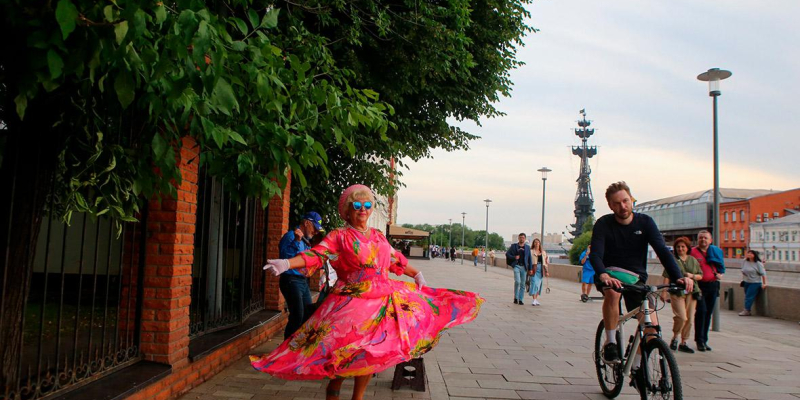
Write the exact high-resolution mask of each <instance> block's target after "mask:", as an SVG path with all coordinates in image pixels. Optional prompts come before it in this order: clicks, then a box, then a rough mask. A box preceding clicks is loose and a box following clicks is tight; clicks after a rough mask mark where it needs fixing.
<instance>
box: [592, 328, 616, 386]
mask: <svg viewBox="0 0 800 400" xmlns="http://www.w3.org/2000/svg"><path fill="white" fill-rule="evenodd" d="M605 341H606V330H605V327H604V326H603V321H600V325H598V326H597V334H595V337H594V355H593V357H594V366H595V368H596V369H597V380H598V381H599V382H600V389H602V390H603V394H604V395H606V397H608V398H609V399H613V398H614V397H617V396H619V392H621V391H622V381H623V380H622V363H618V364H613V365H610V364H606V363H605V361H603V358H602V357H601V356H600V352H601V350H602V349H603V344H604V343H605ZM617 343H622V335H621V334H620V333H619V332H617Z"/></svg>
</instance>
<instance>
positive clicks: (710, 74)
mask: <svg viewBox="0 0 800 400" xmlns="http://www.w3.org/2000/svg"><path fill="white" fill-rule="evenodd" d="M731 75H733V73H732V72H731V71H726V70H724V69H719V68H711V69H709V70H708V71H706V72H703V73H702V74H700V75H697V79H698V80H701V81H703V82H708V95H709V96H712V97H713V96H719V95H720V94H722V92H720V90H719V81H721V80H723V79H728V78H730V77H731Z"/></svg>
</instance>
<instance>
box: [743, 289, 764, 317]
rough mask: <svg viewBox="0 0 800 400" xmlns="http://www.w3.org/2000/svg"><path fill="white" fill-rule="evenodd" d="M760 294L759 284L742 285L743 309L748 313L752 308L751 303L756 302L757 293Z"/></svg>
mask: <svg viewBox="0 0 800 400" xmlns="http://www.w3.org/2000/svg"><path fill="white" fill-rule="evenodd" d="M759 292H761V282H757V283H750V282H745V283H744V309H745V310H747V311H750V308H751V307H753V302H754V301H756V297H758V293H759Z"/></svg>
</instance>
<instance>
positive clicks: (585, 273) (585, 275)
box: [579, 245, 594, 303]
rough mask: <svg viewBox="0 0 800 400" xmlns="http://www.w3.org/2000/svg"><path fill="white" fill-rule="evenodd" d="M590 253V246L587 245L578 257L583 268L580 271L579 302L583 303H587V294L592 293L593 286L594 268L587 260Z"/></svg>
mask: <svg viewBox="0 0 800 400" xmlns="http://www.w3.org/2000/svg"><path fill="white" fill-rule="evenodd" d="M591 253H592V245H589V246H588V247H586V250H584V251H583V252H582V253H581V255H580V257H579V258H580V261H581V265H582V266H583V268H582V269H581V301H582V302H584V303H586V302H587V301H589V293H591V292H592V285H593V284H594V268H592V262H591V261H590V260H589V254H591Z"/></svg>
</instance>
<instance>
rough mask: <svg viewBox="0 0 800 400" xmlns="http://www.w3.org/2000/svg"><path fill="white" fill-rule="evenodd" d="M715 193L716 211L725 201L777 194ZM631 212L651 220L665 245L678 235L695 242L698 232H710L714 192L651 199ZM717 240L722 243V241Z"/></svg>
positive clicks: (728, 190)
mask: <svg viewBox="0 0 800 400" xmlns="http://www.w3.org/2000/svg"><path fill="white" fill-rule="evenodd" d="M719 191H720V210H722V204H724V203H727V202H733V201H739V200H744V199H749V198H753V197H756V196H763V195H767V194H774V193H777V191H772V190H764V189H724V188H720V190H719ZM634 211H635V212H639V213H642V214H647V215H649V216H650V217H652V218H653V219H654V220H655V221H656V225H658V229H660V230H661V233H662V234H663V235H664V239H665V240H666V241H667V243H672V241H674V240H675V239H676V238H678V237H680V236H689V237H690V238H692V240H693V241H696V236H697V233H698V232H700V231H702V230H708V231H710V230H711V226H712V223H713V218H712V214H713V212H714V191H713V189H709V190H704V191H700V192H694V193H687V194H682V195H678V196H672V197H666V198H663V199H658V200H651V201H647V202H643V203H639V204H637V205H636V206H635V207H634ZM720 232H721V231H720ZM720 241H722V242H724V240H722V239H720ZM716 244H719V243H716Z"/></svg>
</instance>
